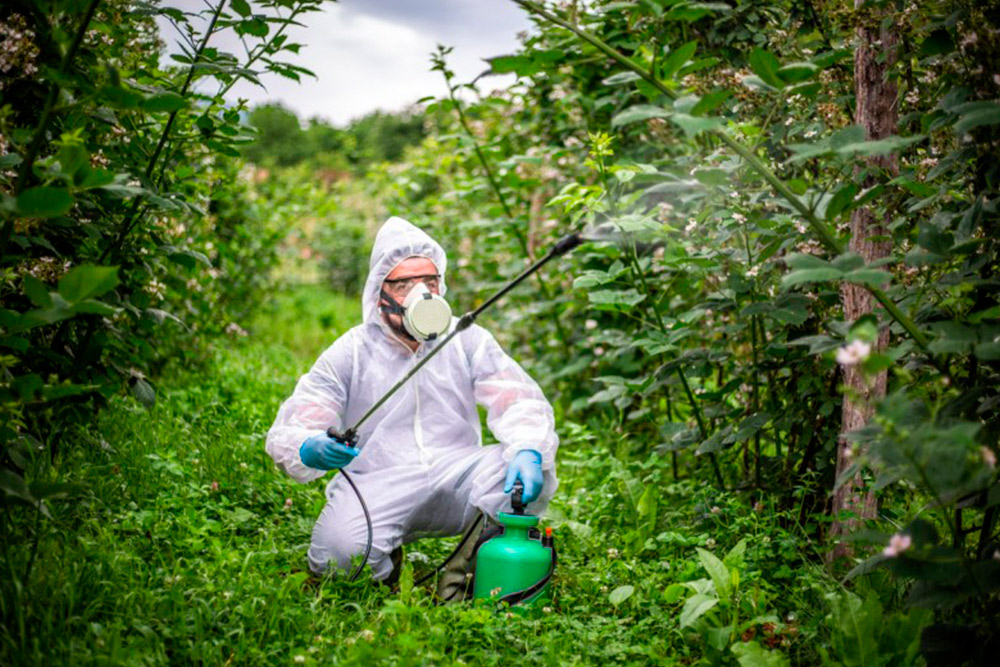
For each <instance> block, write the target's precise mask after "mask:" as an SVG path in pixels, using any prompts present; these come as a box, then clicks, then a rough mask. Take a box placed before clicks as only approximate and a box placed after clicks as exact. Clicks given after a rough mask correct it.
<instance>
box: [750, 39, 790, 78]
mask: <svg viewBox="0 0 1000 667" xmlns="http://www.w3.org/2000/svg"><path fill="white" fill-rule="evenodd" d="M750 69H752V70H753V72H754V74H756V75H757V76H759V77H760V78H761V80H762V81H763V82H764V83H766V84H768V85H769V86H774V87H775V88H784V87H785V82H784V81H782V79H781V77H780V76H778V70H779V69H781V63H780V62H779V61H778V59H777V58H776V57H775V56H774V54H772V53H770V52H769V51H765V50H764V49H759V48H758V49H754V50H753V51H751V52H750Z"/></svg>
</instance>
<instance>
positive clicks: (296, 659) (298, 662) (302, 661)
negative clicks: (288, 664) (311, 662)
mask: <svg viewBox="0 0 1000 667" xmlns="http://www.w3.org/2000/svg"><path fill="white" fill-rule="evenodd" d="M292 662H294V663H295V664H296V665H304V664H306V657H305V656H304V655H302V654H301V653H300V654H298V655H297V656H295V657H294V658H292Z"/></svg>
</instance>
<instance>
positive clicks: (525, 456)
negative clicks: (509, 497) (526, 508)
mask: <svg viewBox="0 0 1000 667" xmlns="http://www.w3.org/2000/svg"><path fill="white" fill-rule="evenodd" d="M517 480H521V483H522V484H523V485H524V493H523V494H522V496H521V498H522V499H523V500H524V502H525V503H530V502H531V501H533V500H534V499H535V498H537V497H538V496H539V494H541V492H542V483H543V481H544V477H543V475H542V455H541V454H540V453H538V452H536V451H535V450H534V449H522V450H521V451H519V452H518V453H517V454H515V455H514V459H513V460H512V461H511V462H510V465H508V466H507V481H506V482H505V483H504V485H503V492H504V493H510V491H511V489H513V488H514V482H515V481H517Z"/></svg>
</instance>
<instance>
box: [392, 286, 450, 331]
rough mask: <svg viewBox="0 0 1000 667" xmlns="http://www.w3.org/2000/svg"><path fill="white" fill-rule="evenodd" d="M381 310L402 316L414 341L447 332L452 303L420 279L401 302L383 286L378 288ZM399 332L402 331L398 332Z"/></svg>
mask: <svg viewBox="0 0 1000 667" xmlns="http://www.w3.org/2000/svg"><path fill="white" fill-rule="evenodd" d="M381 297H382V300H383V302H384V303H383V304H382V306H381V308H382V310H383V311H384V312H386V313H395V314H397V315H400V316H401V317H402V319H403V329H404V331H405V333H407V334H409V336H410V337H412V338H413V339H414V340H418V341H430V340H434V339H436V338H437V337H438V336H441V335H442V334H445V333H447V331H448V329H449V328H450V327H451V306H449V305H448V302H447V301H445V300H444V298H443V297H440V296H438V295H437V294H434V293H433V292H431V291H430V289H428V288H427V285H426V284H425V283H424V282H423V281H419V282H417V283H416V285H414V286H413V287H412V288H411V289H410V291H409V292H408V293H407V294H406V298H405V299H403V303H402V304H400V303H399V302H397V301H396V300H395V299H394V298H392V296H390V295H389V293H388V292H386V291H385V290H384V289H383V290H381ZM400 333H402V332H400Z"/></svg>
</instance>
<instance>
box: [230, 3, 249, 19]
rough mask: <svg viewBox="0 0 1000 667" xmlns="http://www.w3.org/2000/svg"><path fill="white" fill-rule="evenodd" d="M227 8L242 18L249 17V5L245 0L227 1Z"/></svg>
mask: <svg viewBox="0 0 1000 667" xmlns="http://www.w3.org/2000/svg"><path fill="white" fill-rule="evenodd" d="M229 6H230V7H232V8H233V11H234V12H236V13H237V14H239V15H240V16H242V17H243V18H246V17H248V16H250V5H249V3H247V0H229Z"/></svg>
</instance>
